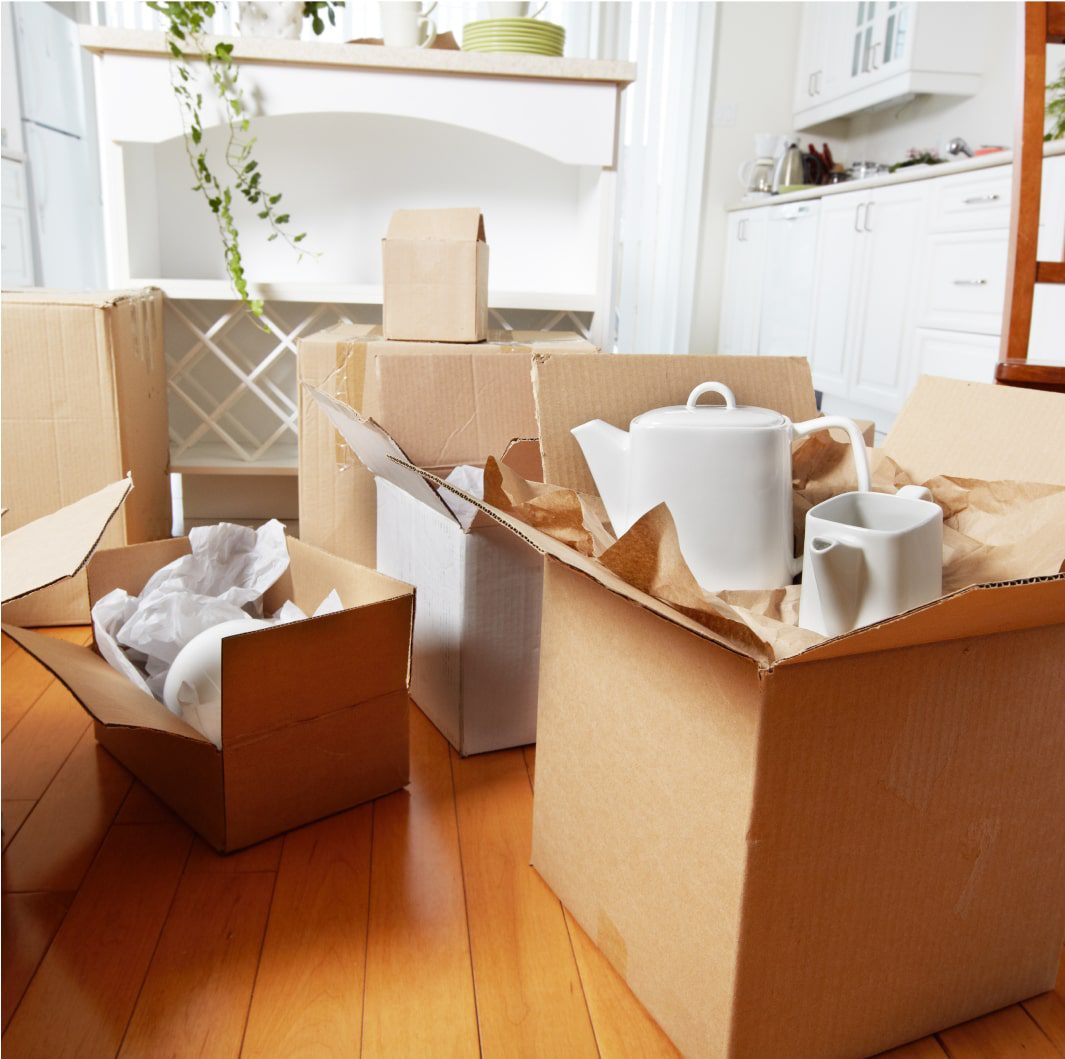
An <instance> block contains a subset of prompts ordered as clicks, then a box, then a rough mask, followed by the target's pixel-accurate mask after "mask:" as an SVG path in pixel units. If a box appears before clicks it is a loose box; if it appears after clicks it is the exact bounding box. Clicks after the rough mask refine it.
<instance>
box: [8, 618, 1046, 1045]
mask: <svg viewBox="0 0 1065 1059" xmlns="http://www.w3.org/2000/svg"><path fill="white" fill-rule="evenodd" d="M47 634H48V635H53V636H61V637H63V638H66V639H70V640H72V641H73V642H85V640H86V637H87V635H88V633H87V630H85V629H78V628H63V629H52V630H47ZM3 690H4V700H3V714H4V725H5V727H4V732H5V739H4V744H3V755H4V762H3V764H4V776H3V791H4V800H3V812H4V844H5V848H4V857H3V865H4V876H3V886H4V893H3V895H2V901H3V906H2V915H3V935H2V937H3V976H2V994H3V1026H4V1037H3V1045H4V1047H5V1048H6V1049H7V1056H8V1057H10V1059H35V1057H38V1056H39V1057H41V1059H67V1057H70V1059H95V1057H97V1056H99V1057H108V1059H112V1057H114V1056H116V1055H117V1054H118V1053H119V1051H120V1050H121V1051H122V1053H123V1054H124V1055H127V1056H155V1055H173V1056H181V1057H184V1056H185V1055H197V1054H198V1055H210V1056H212V1057H216V1056H217V1057H218V1059H231V1057H232V1059H237V1057H238V1055H243V1056H249V1057H251V1056H254V1057H265V1059H273V1057H275V1056H288V1055H315V1056H317V1055H322V1056H327V1057H330V1056H331V1057H348V1056H352V1057H355V1056H360V1055H365V1056H367V1057H373V1059H386V1057H389V1056H396V1055H403V1056H407V1055H410V1056H419V1055H426V1056H429V1055H431V1056H433V1057H436V1056H458V1057H464V1056H475V1055H477V1054H478V1053H480V1054H482V1055H485V1056H489V1057H496V1056H506V1057H508V1059H509V1057H510V1056H512V1055H513V1056H521V1055H534V1056H565V1057H566V1059H571V1057H574V1059H579V1057H581V1056H593V1055H601V1056H603V1057H604V1059H628V1057H630V1056H633V1057H637V1059H640V1057H653V1059H658V1057H662V1059H665V1057H670V1059H673V1057H675V1056H676V1054H677V1053H676V1052H675V1050H674V1049H673V1047H672V1045H671V1044H670V1043H669V1042H668V1040H666V1038H665V1036H664V1035H663V1034H662V1032H661V1030H660V1029H659V1028H658V1027H657V1025H656V1024H655V1023H654V1021H653V1020H652V1019H651V1018H650V1016H648V1015H647V1013H646V1012H645V1011H644V1009H643V1008H642V1007H641V1006H640V1004H639V1003H638V1001H637V1000H636V999H635V997H634V996H633V995H632V993H631V992H630V991H629V989H628V987H627V986H626V985H625V984H624V982H623V981H622V980H621V979H620V977H619V976H618V975H617V974H616V972H615V971H614V970H613V968H612V967H611V966H610V965H609V963H608V962H607V961H606V959H605V958H604V957H603V955H602V954H601V953H600V952H599V951H598V949H596V947H595V946H594V944H593V943H592V942H591V940H590V939H589V938H588V937H587V936H586V935H585V934H584V932H583V931H582V930H581V929H580V927H579V926H578V925H577V924H576V922H574V921H573V920H572V919H571V918H570V917H569V916H568V915H567V914H566V913H565V912H564V911H563V909H562V908H561V906H560V904H559V902H558V900H557V899H556V898H555V897H554V895H553V894H552V893H551V892H550V890H549V889H548V888H547V887H546V886H545V885H544V883H543V882H542V880H541V879H540V878H539V876H538V875H537V874H536V873H535V872H534V871H533V870H532V869H531V868H530V867H529V865H528V860H529V843H530V836H531V818H532V788H533V784H534V782H535V777H536V752H535V748H533V747H525V748H521V749H518V750H510V751H504V752H501V753H498V754H486V755H480V756H478V757H474V758H468V759H462V758H459V757H458V756H457V755H456V754H455V753H454V752H453V751H451V750H450V749H449V748H448V746H447V744H446V742H445V741H444V739H443V737H442V736H441V735H440V734H439V733H438V732H437V731H436V729H435V728H433V726H432V725H431V724H429V722H428V721H426V719H425V718H424V717H423V716H422V715H421V714H420V713H419V712H418V711H417V710H416V709H415V710H413V712H412V717H411V775H412V782H411V786H410V788H409V790H408V791H406V792H400V793H397V794H394V795H390V796H389V797H387V798H383V799H380V800H378V801H377V802H376V803H374V804H372V805H366V806H362V807H359V808H358V809H354V810H351V811H349V812H346V813H342V814H339V815H337V816H334V817H331V818H330V819H328V820H323V821H319V822H318V823H315V824H312V825H310V826H308V827H305V828H302V829H300V830H298V831H294V832H291V833H290V834H288V835H286V836H283V837H281V838H277V839H272V840H270V841H268V842H265V843H260V844H259V845H257V846H254V847H252V848H251V849H248V850H244V851H241V852H240V853H237V854H234V855H232V856H229V857H222V856H220V855H219V854H217V853H215V852H214V851H213V850H212V849H210V847H208V846H207V845H206V843H204V842H203V841H202V840H201V839H199V838H196V837H195V836H194V835H193V834H192V832H191V831H190V829H189V828H188V827H187V826H186V825H185V824H183V823H181V822H180V821H179V820H178V819H177V818H176V817H175V816H174V814H173V813H171V811H170V810H169V809H167V808H166V806H164V805H163V804H162V803H161V802H160V801H159V800H158V799H157V798H156V797H155V796H154V795H153V794H152V793H151V792H150V791H148V790H147V789H146V788H145V787H144V786H143V785H142V784H140V783H139V782H137V781H135V780H132V779H131V778H130V777H129V775H128V774H127V773H126V771H125V770H124V769H123V768H122V767H121V766H120V765H119V764H118V763H117V762H115V761H114V760H113V759H112V758H110V757H109V756H108V755H107V754H106V752H105V751H103V750H100V749H99V748H97V747H96V745H95V741H94V738H93V732H92V730H91V728H90V727H89V724H88V721H87V719H86V718H85V715H84V713H83V712H82V711H81V710H80V708H79V707H77V704H76V703H74V702H73V700H72V699H70V697H69V696H68V695H67V694H66V692H65V691H64V690H63V689H62V687H61V686H60V685H59V684H57V683H56V682H55V681H54V680H53V679H52V678H51V677H50V676H49V675H48V674H47V672H46V671H44V670H43V669H42V668H41V667H40V666H38V665H37V664H36V663H35V662H33V661H32V659H30V658H29V656H28V655H25V654H24V653H23V652H22V650H21V649H20V648H19V647H18V646H17V645H16V644H14V643H13V642H12V641H10V640H8V639H6V638H5V640H4V648H3ZM15 891H17V892H15ZM242 1041H243V1050H241V1042H242ZM948 1055H949V1056H950V1057H951V1059H1014V1057H1022V1056H1023V1057H1024V1059H1050V1057H1052V1056H1058V1057H1060V1056H1062V1055H1065V964H1063V972H1062V974H1059V978H1058V983H1057V987H1056V989H1055V990H1054V991H1052V992H1049V993H1045V994H1043V995H1041V996H1038V997H1033V998H1032V999H1030V1000H1027V1001H1025V1002H1024V1003H1023V1004H1020V1005H1014V1006H1013V1007H1010V1008H1006V1009H1004V1010H1002V1011H998V1012H995V1013H993V1014H991V1015H987V1016H985V1017H984V1018H981V1019H975V1020H973V1021H972V1022H969V1023H965V1024H964V1025H962V1026H956V1027H953V1028H951V1029H948V1030H944V1031H943V1032H942V1033H941V1034H939V1035H938V1037H929V1038H925V1039H924V1040H921V1041H916V1042H914V1043H913V1044H909V1045H906V1046H904V1047H902V1048H897V1049H894V1050H893V1051H891V1052H887V1053H884V1056H882V1057H881V1059H944V1057H945V1056H948Z"/></svg>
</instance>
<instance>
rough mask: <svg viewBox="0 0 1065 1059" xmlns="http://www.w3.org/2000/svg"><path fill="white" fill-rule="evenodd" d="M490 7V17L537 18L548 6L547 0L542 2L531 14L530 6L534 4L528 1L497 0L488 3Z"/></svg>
mask: <svg viewBox="0 0 1065 1059" xmlns="http://www.w3.org/2000/svg"><path fill="white" fill-rule="evenodd" d="M486 6H487V8H488V18H489V19H495V18H536V16H537V15H539V14H541V13H542V12H543V10H544V8H545V7H547V0H544V3H542V4H541V5H540V6H539V7H538V8H537V9H536V10H535V11H534V12H533V13H532V14H531V15H530V14H529V8H530V7H531V6H532V5H531V4H529V3H527V2H519V0H501V2H495V0H493V2H492V3H490V4H487V5H486Z"/></svg>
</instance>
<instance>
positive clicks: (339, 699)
mask: <svg viewBox="0 0 1065 1059" xmlns="http://www.w3.org/2000/svg"><path fill="white" fill-rule="evenodd" d="M131 487H132V483H131V481H130V480H128V479H127V480H124V481H121V482H115V483H114V484H112V485H110V486H107V487H105V488H104V489H102V490H100V491H99V492H97V493H94V494H92V495H90V496H88V497H86V498H84V499H83V500H80V501H78V502H76V503H74V504H72V505H70V506H68V507H66V508H63V509H62V510H60V511H58V512H56V513H55V514H54V515H50V516H47V517H45V518H42V519H39V520H37V521H36V522H34V523H30V524H29V525H26V526H24V527H21V528H20V529H18V530H15V531H14V532H12V533H10V534H8V535H6V536H5V537H4V538H3V560H4V562H3V600H4V602H7V600H8V599H16V598H19V597H20V596H23V595H26V594H28V593H30V592H32V591H34V590H36V589H39V588H41V587H43V586H45V585H48V584H53V583H55V582H57V581H59V580H61V579H62V578H66V577H71V576H73V575H74V574H75V573H77V572H78V571H79V570H80V569H81V568H82V567H83V566H85V564H86V562H88V585H89V598H90V602H92V603H95V601H96V600H97V599H99V598H100V597H101V596H103V595H104V594H105V593H107V592H109V591H111V590H112V589H114V588H118V587H121V588H124V589H126V590H127V591H129V592H131V593H136V592H138V591H140V589H141V588H142V587H143V585H144V583H145V582H146V581H147V579H148V578H149V577H150V576H151V574H152V573H154V572H155V571H156V570H157V569H159V568H160V567H161V566H164V565H165V564H166V563H168V562H171V561H172V560H174V559H176V558H178V557H179V556H180V555H184V554H186V553H187V552H188V551H189V550H190V549H189V542H188V539H187V538H180V539H172V540H162V541H155V542H152V543H148V544H137V545H131V546H129V547H125V548H116V549H112V550H107V551H100V552H97V553H96V554H95V555H92V552H93V549H94V547H95V546H96V544H97V543H98V542H99V539H100V537H101V535H102V534H103V532H104V530H105V529H106V527H107V524H108V523H109V522H110V521H111V519H112V518H113V517H114V516H115V514H116V513H117V512H118V510H119V508H120V507H121V506H122V502H123V501H124V500H125V497H126V495H127V494H128V492H129V490H130V489H131ZM288 547H289V556H290V564H289V569H288V571H286V573H285V574H284V575H283V576H282V577H281V578H280V579H279V581H278V582H277V583H276V584H275V585H274V586H273V587H272V588H270V589H269V591H268V592H267V593H266V597H265V601H264V605H265V610H266V611H267V612H268V613H269V612H272V611H274V610H276V609H277V608H278V607H279V606H280V605H281V604H282V603H283V602H284V601H285V600H287V599H291V600H293V601H294V602H295V603H296V604H297V605H298V606H300V607H301V608H302V609H303V610H304V611H306V612H310V611H312V610H313V609H314V608H315V607H316V606H317V605H318V603H320V602H321V600H322V599H323V598H324V597H325V596H326V595H327V593H328V592H329V591H330V590H331V589H333V588H336V589H337V591H338V592H339V594H340V597H341V600H342V601H343V603H344V605H345V607H346V608H347V609H345V610H342V611H338V612H336V613H333V614H326V615H322V616H321V617H317V618H308V619H307V620H305V621H296V622H291V623H289V624H285V625H279V626H275V627H272V628H268V629H262V630H259V631H257V632H250V633H245V634H243V635H239V636H231V637H227V638H226V639H225V640H224V641H223V643H222V749H221V750H218V749H216V748H215V746H214V745H213V744H212V743H211V742H210V741H209V740H208V739H207V738H206V737H205V736H203V735H201V734H200V733H199V732H198V731H196V730H195V729H193V728H191V727H190V726H189V725H188V724H186V723H185V722H184V721H183V720H182V719H181V718H179V717H177V716H175V715H174V714H172V713H170V711H169V710H167V709H166V707H165V706H164V705H163V704H162V703H160V702H158V701H157V700H156V699H154V698H153V697H152V696H150V695H148V694H146V693H145V692H143V691H141V690H140V689H139V688H136V687H135V686H134V685H133V684H131V683H130V682H129V681H128V680H127V679H126V678H125V677H124V676H122V675H121V674H120V673H119V672H118V671H117V670H115V669H112V668H111V666H110V665H108V663H107V662H105V661H104V660H103V658H101V657H100V655H99V654H97V653H96V651H95V649H94V648H92V647H80V646H77V645H75V644H71V643H68V642H66V641H65V640H57V639H52V638H49V637H47V636H42V635H41V634H39V633H34V632H29V631H27V630H25V629H21V628H18V627H17V626H12V625H6V624H5V625H4V627H3V628H4V632H6V633H7V634H8V635H9V636H11V638H12V639H14V640H16V641H17V642H18V643H19V644H21V645H22V646H23V647H24V648H25V649H26V650H27V651H28V652H29V653H30V654H32V655H33V656H34V657H35V658H36V659H37V660H38V661H39V662H41V664H42V665H44V666H45V667H46V668H47V669H49V670H50V671H51V672H52V673H54V674H55V676H56V677H58V679H59V680H60V681H62V683H63V684H65V685H66V687H67V688H69V690H70V691H71V693H72V694H73V695H74V697H75V698H77V700H78V701H79V702H80V703H81V704H82V706H84V708H85V710H86V712H87V713H88V714H89V715H90V716H91V717H92V718H93V720H94V721H95V722H96V738H97V741H98V742H99V743H100V744H101V745H102V746H104V747H106V749H107V750H109V751H110V752H111V753H112V754H113V755H114V756H115V757H116V758H118V760H119V761H121V762H122V763H123V764H124V765H125V766H126V767H127V768H128V769H129V770H130V772H132V773H133V774H134V775H135V776H136V777H137V778H138V779H139V780H141V782H142V783H144V785H145V786H146V787H148V788H149V789H150V790H152V791H154V793H155V794H157V795H158V796H159V797H160V798H161V799H162V800H163V801H164V802H166V803H167V804H168V805H169V806H170V807H171V808H172V809H173V810H174V811H175V812H176V813H177V814H178V815H179V816H181V817H182V818H183V819H185V820H186V821H187V822H188V823H189V824H190V825H191V826H192V827H193V828H194V829H195V830H196V831H198V832H199V833H200V834H201V835H202V836H203V837H204V838H205V839H206V840H207V842H209V843H210V844H211V845H212V846H213V847H214V848H215V849H217V850H219V851H221V852H230V851H232V850H236V849H240V848H242V847H244V846H248V845H251V844H252V843H254V842H258V841H260V840H262V839H265V838H269V837H270V836H272V835H275V834H278V833H279V832H281V831H286V830H288V829H290V828H293V827H298V826H299V825H301V824H305V823H309V822H310V821H312V820H316V819H318V818H319V817H322V816H327V815H329V814H331V813H335V812H339V811H340V810H342V809H347V808H349V807H351V806H353V805H357V804H359V803H360V802H364V801H367V800H368V799H371V798H376V797H378V796H380V795H383V794H388V793H390V792H391V791H394V790H397V789H398V788H400V787H403V786H405V785H406V783H407V782H408V779H409V759H408V720H409V719H408V712H407V711H408V699H407V685H408V679H409V668H410V644H411V626H412V618H413V609H414V593H413V590H412V589H411V588H410V587H409V586H408V585H404V584H401V583H399V582H397V581H394V580H392V579H391V578H389V577H385V576H383V575H381V574H378V573H376V572H374V571H372V570H367V569H365V568H363V567H360V566H357V565H356V564H354V563H351V562H348V561H347V560H344V559H338V558H336V557H335V556H332V555H328V554H326V553H325V552H322V551H319V550H318V549H317V548H312V547H310V546H309V545H306V544H303V543H302V542H301V541H299V540H295V539H293V538H289V540H288ZM90 555H92V558H91V560H90V558H89V556H90Z"/></svg>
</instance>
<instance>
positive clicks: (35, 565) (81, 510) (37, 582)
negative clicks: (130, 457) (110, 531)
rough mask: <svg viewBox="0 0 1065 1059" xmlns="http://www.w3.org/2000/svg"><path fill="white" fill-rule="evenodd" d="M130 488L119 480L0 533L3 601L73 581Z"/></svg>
mask: <svg viewBox="0 0 1065 1059" xmlns="http://www.w3.org/2000/svg"><path fill="white" fill-rule="evenodd" d="M132 488H133V479H132V477H126V478H123V479H122V480H121V481H118V482H112V483H111V484H110V485H106V486H104V488H103V489H101V490H99V491H98V492H95V493H92V494H91V495H89V496H86V497H83V498H82V499H81V500H77V501H75V502H74V503H73V504H69V505H67V506H66V507H64V508H62V509H61V510H59V511H56V512H54V513H53V514H51V515H45V516H44V518H39V519H37V520H36V521H34V522H27V523H26V525H24V526H20V527H19V528H18V529H16V530H12V531H11V532H10V533H8V534H5V535H4V537H3V539H2V549H3V602H4V603H8V602H10V601H11V600H13V599H18V598H19V597H21V596H25V595H28V594H29V593H30V592H35V591H36V590H37V589H39V588H44V587H46V586H47V585H53V584H55V583H56V582H57V581H62V580H63V579H64V578H67V577H73V576H74V575H75V574H76V573H77V572H78V571H79V570H80V569H81V568H82V567H83V566H84V565H85V564H86V563H87V562H88V561H89V556H90V555H92V552H93V549H94V548H95V547H96V545H97V544H99V542H100V538H101V537H102V536H103V533H104V530H106V529H107V526H108V524H109V523H110V521H111V519H113V518H114V517H115V515H116V514H117V513H118V509H119V508H120V507H121V506H122V503H123V501H124V500H125V499H126V497H127V496H128V495H129V492H130V490H131V489H132Z"/></svg>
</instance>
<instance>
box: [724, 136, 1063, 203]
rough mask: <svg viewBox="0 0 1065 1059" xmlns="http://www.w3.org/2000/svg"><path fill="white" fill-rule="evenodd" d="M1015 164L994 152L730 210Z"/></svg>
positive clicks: (1053, 144) (1055, 150) (1052, 148)
mask: <svg viewBox="0 0 1065 1059" xmlns="http://www.w3.org/2000/svg"><path fill="white" fill-rule="evenodd" d="M1062 154H1065V140H1051V141H1050V142H1049V143H1047V144H1045V145H1044V146H1043V157H1044V158H1054V157H1056V156H1057V155H1062ZM1012 162H1013V152H1012V151H995V152H994V153H993V154H982V155H980V156H979V157H977V158H962V159H959V160H958V161H957V162H941V163H940V164H939V165H920V166H917V165H914V166H906V168H905V169H899V170H897V171H896V172H894V173H884V174H882V175H881V176H874V177H868V178H867V179H865V180H845V181H844V182H843V183H842V184H822V185H818V186H816V187H811V188H804V189H803V190H802V191H790V192H788V193H787V194H786V195H767V196H765V197H764V198H750V199H739V200H738V201H736V202H734V203H733V204H732V205H731V206H729V207H728V212H730V213H731V212H732V211H734V210H754V209H758V208H760V207H762V206H782V205H784V204H785V203H787V202H805V201H808V200H809V199H821V198H824V197H825V196H827V195H845V194H846V193H847V192H848V191H868V190H870V189H872V188H880V187H888V186H890V185H892V184H906V183H909V182H910V181H913V180H933V179H935V178H937V177H945V176H953V175H954V174H955V173H970V172H973V171H974V170H978V169H990V168H992V167H993V166H999V165H1010V164H1011V163H1012Z"/></svg>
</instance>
